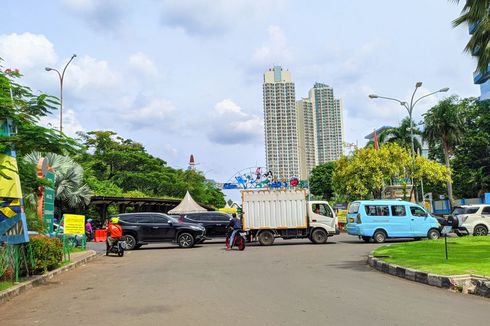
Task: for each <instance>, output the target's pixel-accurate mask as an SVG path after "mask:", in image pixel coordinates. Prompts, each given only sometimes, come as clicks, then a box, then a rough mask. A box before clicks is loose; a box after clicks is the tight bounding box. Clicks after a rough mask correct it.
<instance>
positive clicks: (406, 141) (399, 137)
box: [366, 117, 422, 153]
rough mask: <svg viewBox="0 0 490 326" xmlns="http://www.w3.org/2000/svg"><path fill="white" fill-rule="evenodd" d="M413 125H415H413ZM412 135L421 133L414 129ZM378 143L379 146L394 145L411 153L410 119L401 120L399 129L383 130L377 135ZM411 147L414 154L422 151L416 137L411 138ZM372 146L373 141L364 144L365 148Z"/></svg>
mask: <svg viewBox="0 0 490 326" xmlns="http://www.w3.org/2000/svg"><path fill="white" fill-rule="evenodd" d="M413 124H414V125H415V123H413ZM413 134H414V136H415V135H422V132H421V131H420V130H419V129H418V128H416V127H414V129H413ZM378 142H379V144H380V145H381V144H384V143H396V144H398V145H400V146H401V147H404V148H406V149H408V150H409V151H411V148H412V140H411V133H410V118H409V117H406V118H405V119H403V120H402V122H401V123H400V126H399V127H393V128H387V129H384V130H383V131H382V132H380V134H379V135H378ZM413 145H414V149H415V152H416V153H418V152H419V151H421V150H422V145H421V144H420V141H419V139H418V138H417V137H414V138H413ZM372 146H374V141H372V140H370V141H369V142H368V143H367V144H366V147H372Z"/></svg>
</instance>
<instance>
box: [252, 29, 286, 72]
mask: <svg viewBox="0 0 490 326" xmlns="http://www.w3.org/2000/svg"><path fill="white" fill-rule="evenodd" d="M267 33H268V36H269V37H268V39H267V41H266V42H265V43H264V44H263V45H262V46H261V47H259V48H258V49H256V50H255V53H254V55H253V59H252V63H253V64H254V65H256V66H260V67H264V66H267V65H271V64H284V63H288V62H290V61H291V58H292V53H291V50H290V48H289V46H288V42H287V38H286V36H285V35H284V32H283V30H282V29H281V28H280V27H279V26H274V25H271V26H269V28H268V30H267Z"/></svg>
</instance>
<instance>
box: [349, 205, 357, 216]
mask: <svg viewBox="0 0 490 326" xmlns="http://www.w3.org/2000/svg"><path fill="white" fill-rule="evenodd" d="M358 212H359V203H352V204H350V206H349V213H348V214H357V213H358Z"/></svg>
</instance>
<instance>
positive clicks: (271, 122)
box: [262, 66, 299, 181]
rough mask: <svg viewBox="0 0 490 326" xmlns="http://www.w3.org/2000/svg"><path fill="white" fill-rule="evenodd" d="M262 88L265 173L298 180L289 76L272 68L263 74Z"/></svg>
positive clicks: (294, 121)
mask: <svg viewBox="0 0 490 326" xmlns="http://www.w3.org/2000/svg"><path fill="white" fill-rule="evenodd" d="M262 88H263V101H264V128H265V158H266V162H267V170H269V171H272V173H273V174H274V177H275V178H277V180H279V181H283V180H285V181H287V180H290V179H291V178H293V177H299V157H298V153H299V148H298V133H297V116H296V105H295V104H296V103H295V102H296V100H295V88H294V83H293V80H292V77H291V73H290V72H289V71H286V70H283V69H282V67H281V66H274V68H271V69H269V70H268V71H266V72H265V73H264V84H263V86H262Z"/></svg>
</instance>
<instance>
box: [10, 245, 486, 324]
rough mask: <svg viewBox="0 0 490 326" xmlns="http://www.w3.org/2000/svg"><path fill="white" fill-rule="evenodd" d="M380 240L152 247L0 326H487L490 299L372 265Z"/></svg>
mask: <svg viewBox="0 0 490 326" xmlns="http://www.w3.org/2000/svg"><path fill="white" fill-rule="evenodd" d="M376 246H377V245H376V244H365V243H364V242H362V241H359V240H357V239H356V238H354V237H350V236H348V235H340V236H337V237H334V238H333V239H332V238H331V239H330V240H329V242H328V243H327V244H325V245H313V244H310V243H309V241H308V240H306V241H303V240H289V241H283V240H278V241H277V242H276V243H275V244H274V245H273V246H271V247H260V246H257V245H255V246H247V248H246V249H245V251H243V252H239V251H232V252H227V251H225V250H224V244H223V243H210V244H204V245H201V246H199V247H196V248H192V249H180V248H178V247H177V246H174V245H172V244H162V245H152V246H147V247H143V248H142V249H140V250H136V251H131V252H127V254H126V255H125V256H124V257H123V258H119V257H115V256H114V257H105V256H101V257H99V258H97V259H96V260H95V261H93V262H90V263H89V264H87V265H85V266H83V267H81V268H78V269H76V270H74V271H70V272H67V273H64V274H62V275H61V276H59V277H58V278H56V279H54V280H53V281H52V282H50V283H49V284H47V285H45V286H40V287H37V288H35V289H32V290H30V291H29V292H27V293H25V294H23V295H21V296H19V297H16V298H14V299H13V300H12V301H10V302H7V303H5V304H3V305H0V325H11V326H14V325H50V326H56V325H105V326H108V325H247V326H251V325H356V326H359V325H411V326H413V325H431V326H433V325H488V324H489V322H490V300H488V299H485V298H482V297H477V296H472V295H462V294H460V293H453V292H451V291H449V290H446V289H439V288H435V287H431V286H427V285H422V284H419V283H414V282H411V281H408V280H404V279H401V278H396V277H393V276H390V275H387V274H383V273H380V272H378V271H375V270H373V269H372V268H370V267H369V266H367V265H366V256H367V254H368V253H369V252H370V251H371V250H373V249H374V248H375V247H376Z"/></svg>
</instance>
